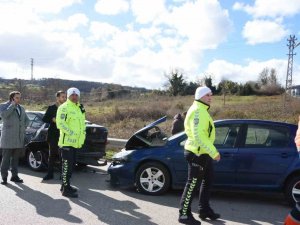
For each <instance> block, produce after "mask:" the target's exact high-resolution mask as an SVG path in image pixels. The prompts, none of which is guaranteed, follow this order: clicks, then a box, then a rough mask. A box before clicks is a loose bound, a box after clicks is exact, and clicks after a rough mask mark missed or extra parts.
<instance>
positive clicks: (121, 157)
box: [112, 149, 134, 164]
mask: <svg viewBox="0 0 300 225" xmlns="http://www.w3.org/2000/svg"><path fill="white" fill-rule="evenodd" d="M133 152H134V151H133V150H128V151H126V150H125V149H122V150H121V151H120V152H118V153H117V154H115V155H114V156H113V157H112V161H113V163H114V164H120V163H122V162H127V161H129V159H130V155H131V154H132V153H133Z"/></svg>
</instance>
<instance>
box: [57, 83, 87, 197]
mask: <svg viewBox="0 0 300 225" xmlns="http://www.w3.org/2000/svg"><path fill="white" fill-rule="evenodd" d="M79 97H80V91H79V90H78V89H77V88H74V87H73V88H69V89H68V90H67V98H68V99H67V101H66V102H65V103H64V104H62V105H61V106H59V107H58V110H57V115H56V125H57V128H58V129H59V130H60V135H59V142H58V146H59V147H60V148H61V156H62V188H61V192H62V195H63V196H66V197H72V198H77V197H78V194H77V189H76V188H74V187H72V186H71V185H70V178H71V176H72V170H73V164H74V163H75V160H76V150H77V149H80V148H81V147H82V146H83V144H84V140H85V135H86V130H85V129H86V127H85V109H84V107H83V105H82V104H80V103H79Z"/></svg>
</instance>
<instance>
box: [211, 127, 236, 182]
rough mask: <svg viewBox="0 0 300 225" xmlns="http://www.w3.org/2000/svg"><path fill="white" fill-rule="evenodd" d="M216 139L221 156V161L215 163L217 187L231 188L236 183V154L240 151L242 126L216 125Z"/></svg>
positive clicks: (215, 143)
mask: <svg viewBox="0 0 300 225" xmlns="http://www.w3.org/2000/svg"><path fill="white" fill-rule="evenodd" d="M215 127H216V139H215V142H214V145H215V146H216V148H217V149H218V151H219V152H220V155H221V160H220V161H219V162H215V164H214V167H215V168H214V169H215V180H214V185H216V186H224V185H225V186H228V185H229V186H231V185H235V183H236V160H235V158H236V154H237V151H238V145H239V137H240V135H241V134H240V127H241V125H240V124H232V123H231V122H228V123H225V124H224V123H221V124H218V123H216V124H215Z"/></svg>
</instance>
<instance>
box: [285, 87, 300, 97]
mask: <svg viewBox="0 0 300 225" xmlns="http://www.w3.org/2000/svg"><path fill="white" fill-rule="evenodd" d="M287 92H288V93H290V94H291V96H293V97H300V85H295V86H292V87H291V88H290V89H289V90H288V91H287Z"/></svg>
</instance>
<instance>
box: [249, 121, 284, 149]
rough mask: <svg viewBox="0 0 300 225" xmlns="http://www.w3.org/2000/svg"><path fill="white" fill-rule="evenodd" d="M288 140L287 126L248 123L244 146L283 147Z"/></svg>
mask: <svg viewBox="0 0 300 225" xmlns="http://www.w3.org/2000/svg"><path fill="white" fill-rule="evenodd" d="M288 142H289V129H288V128H287V127H274V126H266V125H249V126H248V129H247V136H246V142H245V147H247V148H274V147H285V146H287V145H288Z"/></svg>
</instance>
